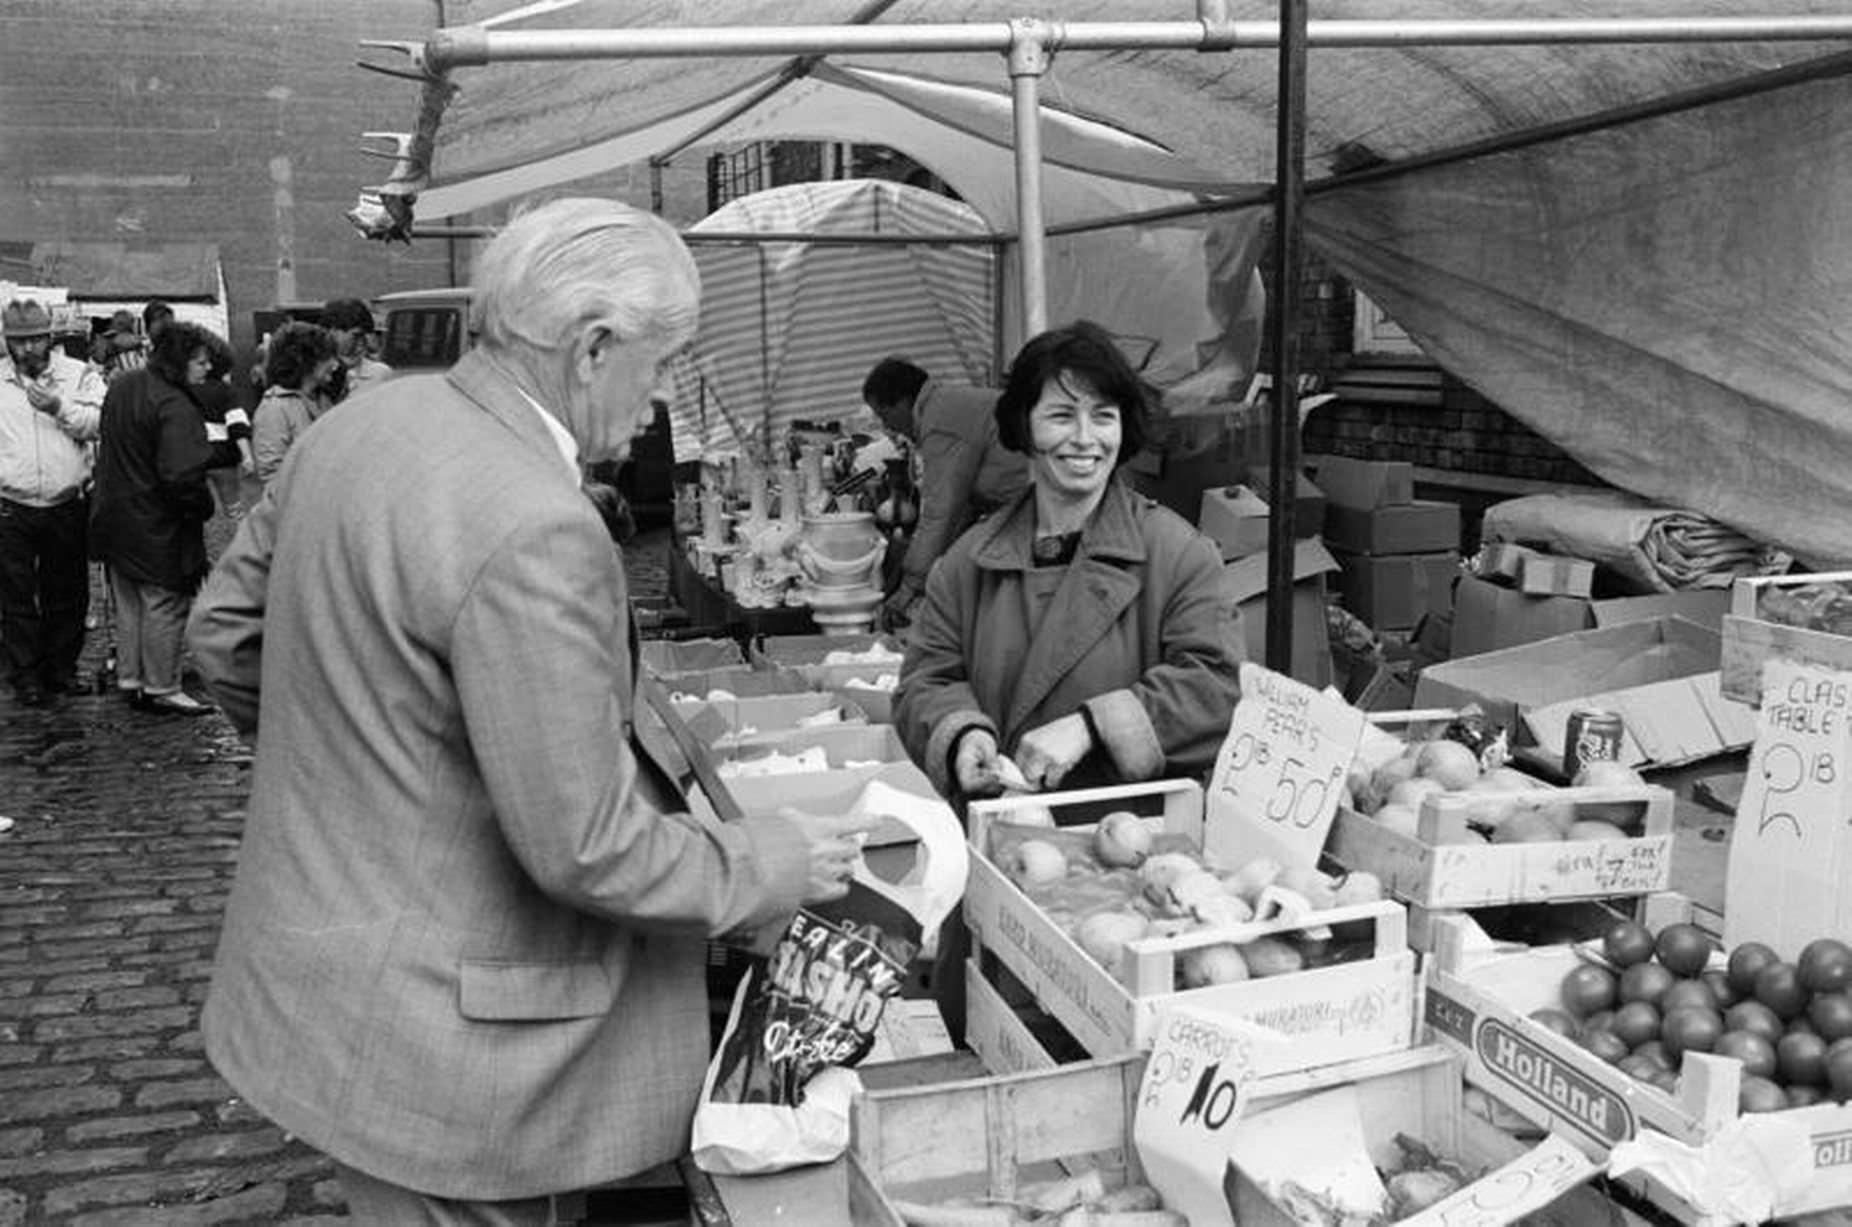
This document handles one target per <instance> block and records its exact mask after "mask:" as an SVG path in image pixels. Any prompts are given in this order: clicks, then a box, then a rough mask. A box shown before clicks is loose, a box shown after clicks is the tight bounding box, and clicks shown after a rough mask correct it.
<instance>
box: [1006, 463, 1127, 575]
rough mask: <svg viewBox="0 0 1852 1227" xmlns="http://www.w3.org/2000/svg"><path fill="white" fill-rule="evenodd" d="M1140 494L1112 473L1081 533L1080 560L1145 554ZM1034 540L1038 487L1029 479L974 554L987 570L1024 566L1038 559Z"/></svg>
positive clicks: (1021, 568)
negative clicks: (1139, 513) (1140, 513)
mask: <svg viewBox="0 0 1852 1227" xmlns="http://www.w3.org/2000/svg"><path fill="white" fill-rule="evenodd" d="M1138 498H1139V495H1137V494H1136V493H1134V492H1133V491H1132V490H1131V489H1129V488H1128V487H1127V486H1126V484H1125V483H1124V482H1123V481H1121V480H1120V479H1119V477H1118V475H1117V474H1115V475H1114V476H1113V479H1112V480H1111V481H1110V482H1109V483H1107V486H1106V494H1105V496H1104V497H1102V498H1101V499H1100V505H1099V506H1098V507H1096V508H1094V509H1093V518H1092V519H1090V520H1088V521H1087V527H1086V530H1085V531H1084V532H1083V533H1082V534H1081V538H1080V551H1079V553H1077V554H1076V555H1075V556H1074V557H1075V561H1076V562H1078V561H1080V560H1081V559H1082V558H1097V559H1099V560H1101V561H1104V562H1127V563H1139V562H1143V561H1144V560H1145V535H1144V533H1143V532H1141V531H1139V527H1138V515H1137V509H1136V500H1137V499H1138ZM1034 545H1035V487H1034V486H1033V485H1031V486H1030V487H1029V488H1028V489H1027V490H1025V491H1023V492H1022V493H1021V494H1019V495H1017V497H1016V501H1015V502H1013V503H1011V504H1009V505H1008V506H1007V507H1006V508H1005V509H1004V510H1003V511H1002V512H1001V513H1000V514H999V515H997V516H996V517H995V518H994V519H993V520H992V521H991V527H990V528H989V529H988V531H987V535H986V536H985V537H984V539H982V540H981V541H979V542H978V543H977V547H976V549H975V550H974V551H973V553H972V558H973V560H974V561H975V562H976V563H977V565H978V566H979V567H980V568H982V569H983V570H986V571H1025V570H1028V569H1029V568H1030V567H1033V566H1034V565H1035V559H1034V558H1033V557H1031V555H1030V550H1031V549H1032V548H1033V547H1034Z"/></svg>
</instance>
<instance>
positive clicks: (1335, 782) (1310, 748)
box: [1203, 662, 1364, 867]
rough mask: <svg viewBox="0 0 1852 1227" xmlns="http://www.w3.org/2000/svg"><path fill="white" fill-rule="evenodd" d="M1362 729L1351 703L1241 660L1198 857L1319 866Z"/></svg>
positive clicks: (1360, 718) (1359, 715) (1360, 717)
mask: <svg viewBox="0 0 1852 1227" xmlns="http://www.w3.org/2000/svg"><path fill="white" fill-rule="evenodd" d="M1363 726H1364V717H1363V713H1362V712H1360V711H1358V710H1357V709H1356V708H1354V707H1352V706H1351V705H1350V704H1348V703H1345V702H1343V701H1342V700H1340V699H1332V698H1328V697H1326V696H1325V695H1322V694H1320V693H1319V692H1318V691H1316V690H1313V689H1312V688H1311V687H1310V686H1307V685H1304V684H1302V683H1300V682H1296V681H1294V680H1293V679H1292V678H1290V677H1286V676H1284V675H1282V674H1279V673H1275V672H1273V671H1272V670H1271V669H1265V668H1262V667H1261V666H1260V665H1256V664H1253V663H1252V662H1248V663H1244V664H1243V665H1242V666H1241V701H1240V702H1239V703H1237V704H1236V705H1235V718H1234V720H1233V721H1232V722H1230V724H1229V726H1228V737H1227V739H1226V740H1225V741H1223V742H1222V749H1221V752H1220V753H1219V754H1217V755H1216V760H1215V770H1214V771H1213V772H1212V773H1211V774H1210V777H1209V795H1208V797H1207V799H1206V800H1207V811H1208V813H1207V817H1208V830H1207V832H1206V835H1205V838H1204V840H1203V847H1204V851H1206V852H1207V853H1209V855H1210V856H1212V857H1215V858H1218V859H1220V860H1221V861H1222V862H1223V863H1225V864H1230V865H1239V864H1244V863H1245V862H1247V861H1249V860H1252V859H1254V858H1255V857H1262V856H1264V857H1270V858H1272V859H1274V860H1276V861H1278V862H1279V863H1280V864H1282V865H1286V866H1288V867H1292V866H1306V867H1310V866H1313V865H1315V864H1317V862H1318V854H1319V851H1320V850H1321V849H1323V848H1324V846H1325V835H1326V834H1327V833H1328V832H1329V831H1330V829H1331V820H1332V818H1333V817H1334V816H1335V815H1336V814H1337V809H1338V801H1339V799H1340V798H1341V796H1342V794H1343V791H1344V776H1345V773H1346V772H1348V771H1349V770H1350V764H1351V760H1352V759H1354V758H1355V757H1356V755H1357V744H1358V742H1360V741H1361V740H1362V739H1363Z"/></svg>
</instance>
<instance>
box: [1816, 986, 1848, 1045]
mask: <svg viewBox="0 0 1852 1227" xmlns="http://www.w3.org/2000/svg"><path fill="white" fill-rule="evenodd" d="M1807 1021H1808V1022H1810V1023H1812V1024H1813V1029H1814V1030H1815V1031H1818V1032H1819V1033H1820V1038H1821V1039H1824V1040H1826V1041H1828V1042H1829V1043H1830V1042H1831V1041H1833V1040H1842V1039H1845V1038H1846V1037H1848V1036H1852V993H1815V994H1814V996H1813V1000H1812V1001H1810V1002H1808V1003H1807Z"/></svg>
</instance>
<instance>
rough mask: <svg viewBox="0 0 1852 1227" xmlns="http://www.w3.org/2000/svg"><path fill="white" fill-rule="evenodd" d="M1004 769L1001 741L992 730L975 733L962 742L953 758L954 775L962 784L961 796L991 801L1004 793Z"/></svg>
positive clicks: (966, 736) (968, 734)
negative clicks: (1002, 773) (999, 751)
mask: <svg viewBox="0 0 1852 1227" xmlns="http://www.w3.org/2000/svg"><path fill="white" fill-rule="evenodd" d="M1001 769H1002V763H1001V761H1000V760H999V758H998V755H997V739H996V737H994V736H993V735H992V734H991V733H990V731H989V730H988V729H981V728H976V729H972V730H971V731H970V732H968V733H966V734H965V735H964V736H962V737H960V738H959V739H958V752H957V753H956V754H955V755H953V757H952V775H953V778H955V779H956V780H957V781H958V790H959V791H960V792H962V793H964V794H965V795H966V796H968V797H988V796H994V795H995V794H997V793H1000V792H1002V791H1003V778H1002V776H1001V775H1000V774H999V772H1000V771H1001Z"/></svg>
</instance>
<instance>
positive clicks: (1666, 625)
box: [1415, 577, 1755, 767]
mask: <svg viewBox="0 0 1852 1227" xmlns="http://www.w3.org/2000/svg"><path fill="white" fill-rule="evenodd" d="M1468 582H1471V579H1470V577H1468V579H1466V580H1462V581H1461V588H1462V590H1464V588H1465V585H1466V584H1467V583H1468ZM1525 599H1528V600H1538V599H1544V600H1566V599H1568V598H1562V597H1555V598H1537V597H1529V598H1525ZM1456 609H1457V606H1456ZM1459 631H1460V624H1459V621H1458V619H1457V616H1456V620H1455V623H1454V635H1455V642H1456V643H1457V642H1458V635H1459ZM1721 649H1722V640H1721V638H1720V637H1719V636H1717V635H1715V634H1713V633H1712V632H1710V631H1708V630H1705V629H1704V628H1703V627H1701V626H1698V625H1697V624H1696V623H1693V622H1687V621H1685V620H1683V619H1682V618H1654V619H1651V620H1649V621H1640V622H1625V623H1622V624H1620V625H1618V626H1605V627H1596V628H1594V629H1592V630H1583V631H1576V632H1573V633H1571V634H1567V635H1557V636H1555V637H1554V638H1550V639H1542V640H1539V641H1538V642H1536V643H1530V644H1525V645H1523V646H1521V647H1514V648H1505V649H1502V650H1500V651H1496V652H1487V653H1484V654H1483V655H1478V656H1468V657H1456V658H1455V659H1453V660H1449V661H1443V662H1441V663H1440V664H1437V665H1432V666H1430V667H1428V668H1427V669H1425V670H1423V671H1422V674H1421V679H1420V681H1418V682H1417V683H1416V685H1415V706H1416V707H1417V708H1426V707H1452V708H1459V707H1464V706H1465V705H1466V704H1468V703H1478V704H1480V705H1481V706H1482V707H1484V708H1485V710H1486V713H1487V715H1489V716H1490V717H1491V718H1492V719H1494V720H1497V721H1500V722H1502V723H1503V724H1504V725H1505V726H1506V727H1507V728H1508V729H1510V730H1511V734H1512V744H1513V745H1520V746H1522V745H1531V746H1537V747H1539V748H1540V749H1541V751H1542V752H1543V754H1544V755H1545V756H1546V757H1549V758H1552V759H1560V758H1561V757H1562V753H1563V735H1564V728H1565V726H1566V724H1567V722H1568V718H1569V713H1570V712H1571V711H1573V710H1575V709H1576V708H1578V707H1600V708H1606V709H1608V710H1610V711H1615V712H1618V713H1620V716H1621V719H1622V721H1623V722H1624V723H1625V724H1626V732H1625V733H1624V734H1623V738H1622V745H1621V757H1622V761H1624V762H1627V763H1629V764H1631V765H1633V766H1636V767H1638V766H1651V767H1670V766H1676V765H1678V764H1680V763H1687V762H1695V761H1696V760H1698V759H1701V758H1708V757H1709V756H1711V755H1713V754H1720V753H1722V752H1724V751H1726V750H1734V749H1740V748H1741V747H1743V746H1746V745H1748V744H1749V743H1750V742H1751V741H1753V740H1754V739H1755V718H1754V715H1753V713H1751V712H1750V711H1749V710H1748V709H1747V708H1744V707H1741V706H1739V705H1737V704H1735V703H1732V702H1730V701H1728V700H1726V699H1725V698H1724V697H1723V692H1722V690H1721V688H1720V686H1721V679H1720V676H1719V674H1718V671H1717V667H1716V666H1717V659H1718V655H1719V653H1720V651H1721Z"/></svg>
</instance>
